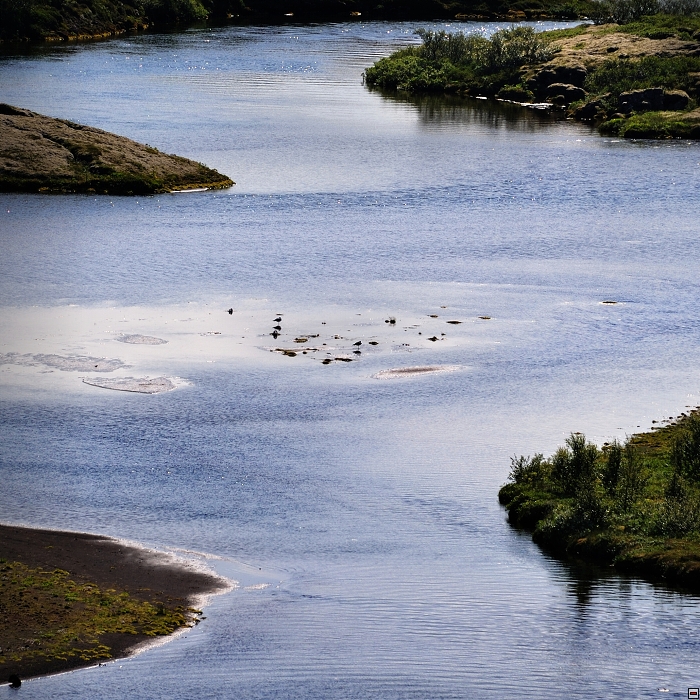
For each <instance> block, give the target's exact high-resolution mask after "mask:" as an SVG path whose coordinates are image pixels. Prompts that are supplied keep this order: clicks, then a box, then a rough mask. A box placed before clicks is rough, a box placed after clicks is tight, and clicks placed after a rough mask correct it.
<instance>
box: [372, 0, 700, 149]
mask: <svg viewBox="0 0 700 700" xmlns="http://www.w3.org/2000/svg"><path fill="white" fill-rule="evenodd" d="M632 1H634V0H632ZM630 4H631V3H630ZM649 4H651V5H653V2H650V3H649ZM601 7H604V6H603V5H602V3H601ZM610 7H611V6H608V8H609V9H608V10H607V11H605V12H603V11H602V10H600V12H603V14H602V15H601V16H602V19H603V20H604V23H603V24H594V25H590V24H587V25H581V26H579V27H575V28H572V29H565V30H558V31H551V32H541V33H537V32H535V31H534V29H532V28H531V27H527V26H518V27H516V26H514V27H511V28H510V29H503V30H500V31H497V32H495V34H494V35H493V36H492V38H491V39H490V40H489V39H485V38H483V37H481V36H466V35H464V34H460V33H453V34H450V33H446V32H430V31H422V30H419V34H420V36H421V38H422V44H421V45H419V46H415V47H408V48H405V49H402V50H400V51H398V52H396V53H394V54H393V55H391V56H389V57H387V58H384V59H381V60H380V61H378V62H377V63H375V64H374V65H373V66H372V67H370V68H368V69H367V70H366V71H365V81H366V83H367V85H368V86H369V87H370V88H378V89H382V90H385V91H403V92H408V93H414V94H421V93H433V94H435V93H438V94H440V93H443V94H457V95H464V96H480V97H491V98H497V99H501V100H507V101H511V102H516V103H520V104H522V105H524V106H527V105H533V104H536V105H537V106H538V107H540V108H544V107H547V106H550V107H552V108H553V109H562V110H566V112H567V114H568V116H570V117H572V118H575V119H580V120H585V121H591V122H593V123H595V124H596V125H597V126H598V128H599V130H600V131H601V133H605V134H611V135H619V136H622V137H626V138H674V137H676V138H693V139H696V138H700V109H698V99H699V98H700V15H698V14H695V13H690V14H684V15H680V14H663V13H658V14H655V15H642V16H637V15H636V14H635V13H629V14H628V16H618V17H617V19H618V20H619V21H618V22H616V23H612V22H610V21H609V20H610V19H611V16H610V15H611V13H612V10H611V9H610ZM613 14H614V13H613ZM620 14H621V13H620Z"/></svg>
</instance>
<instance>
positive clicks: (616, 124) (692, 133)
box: [600, 112, 700, 139]
mask: <svg viewBox="0 0 700 700" xmlns="http://www.w3.org/2000/svg"><path fill="white" fill-rule="evenodd" d="M600 132H601V133H602V134H605V135H610V136H621V137H622V138H628V139H670V138H681V139H700V121H699V120H689V119H684V118H683V116H682V114H681V116H679V115H678V113H677V112H645V113H644V114H633V115H632V116H631V117H629V118H628V119H610V120H609V121H606V122H603V123H602V124H601V125H600Z"/></svg>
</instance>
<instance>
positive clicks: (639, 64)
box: [585, 56, 700, 100]
mask: <svg viewBox="0 0 700 700" xmlns="http://www.w3.org/2000/svg"><path fill="white" fill-rule="evenodd" d="M698 71H700V57H698V56H671V57H662V56H645V57H643V58H641V59H639V60H637V61H632V60H630V59H613V60H610V61H606V62H605V63H604V64H603V65H602V66H601V67H600V68H598V69H597V70H595V71H593V72H592V73H589V75H588V77H587V78H586V83H585V88H586V90H587V91H588V92H589V93H591V94H592V95H602V94H605V93H610V94H611V95H612V96H613V97H614V99H615V100H617V96H618V95H619V94H620V93H621V92H626V91H628V90H640V89H644V88H650V87H663V88H665V89H667V90H686V91H688V92H692V91H693V89H694V84H695V78H694V77H692V76H691V75H690V74H691V73H694V72H698Z"/></svg>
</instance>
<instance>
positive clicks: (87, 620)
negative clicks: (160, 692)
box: [0, 525, 228, 683]
mask: <svg viewBox="0 0 700 700" xmlns="http://www.w3.org/2000/svg"><path fill="white" fill-rule="evenodd" d="M227 588H228V584H227V582H225V581H224V580H223V579H220V578H217V577H216V576H214V575H212V574H207V573H203V572H201V571H197V570H195V569H193V568H189V567H186V566H184V565H182V564H179V563H175V562H174V561H173V560H172V559H171V558H169V557H167V556H166V555H164V554H159V553H156V552H150V551H148V550H144V549H139V548H137V547H132V546H128V545H126V544H124V543H123V542H120V541H118V540H114V539H111V538H109V537H102V536H99V535H90V534H85V533H78V532H60V531H57V530H38V529H32V528H26V527H16V526H10V525H0V683H2V682H6V681H7V680H8V679H9V678H10V676H17V677H19V679H20V680H21V679H24V678H29V677H32V676H39V675H45V674H49V673H58V672H61V671H68V670H71V669H75V668H80V667H85V666H96V665H97V664H98V663H101V662H104V661H107V660H110V659H115V658H119V657H124V656H127V655H128V654H129V653H130V652H132V651H133V650H134V649H135V648H136V647H137V646H139V645H141V644H143V643H145V642H148V641H149V640H152V639H153V638H154V637H157V636H162V635H168V634H171V633H173V632H174V631H176V630H178V629H181V628H183V627H191V626H192V625H193V624H195V623H197V622H199V615H201V611H199V610H197V609H196V608H194V607H193V606H194V605H196V604H197V599H198V598H200V597H201V596H203V595H207V594H212V593H217V592H222V591H224V590H226V589H227Z"/></svg>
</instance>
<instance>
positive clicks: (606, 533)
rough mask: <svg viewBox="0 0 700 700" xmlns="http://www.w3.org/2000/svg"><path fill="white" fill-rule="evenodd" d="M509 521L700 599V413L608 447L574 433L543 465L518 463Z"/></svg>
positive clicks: (553, 543)
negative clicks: (680, 587) (673, 585)
mask: <svg viewBox="0 0 700 700" xmlns="http://www.w3.org/2000/svg"><path fill="white" fill-rule="evenodd" d="M499 500H500V502H501V503H502V504H503V505H504V506H505V507H506V509H507V511H508V519H509V522H510V523H511V524H512V525H513V526H515V527H519V528H523V529H526V530H529V531H531V532H532V533H533V540H534V541H535V542H537V543H538V544H540V545H541V546H542V547H543V548H545V549H547V550H549V551H551V552H553V553H555V554H557V555H560V556H576V557H581V558H583V559H587V560H589V561H594V562H597V563H600V564H605V565H613V566H615V567H616V568H617V569H618V570H620V571H624V572H629V573H633V574H636V575H639V576H642V577H645V578H648V579H650V580H656V581H665V582H668V583H673V584H676V585H680V586H682V587H685V588H687V589H689V590H692V591H694V592H700V413H699V412H698V411H697V410H696V411H693V412H691V413H689V414H682V415H681V416H679V417H678V418H677V419H676V420H674V421H671V422H669V423H667V424H664V425H663V426H660V427H659V428H658V429H657V430H652V431H651V432H649V433H641V434H638V435H634V436H632V437H631V438H630V439H629V440H628V441H627V442H626V443H625V444H619V443H618V442H612V443H605V444H604V445H603V447H602V449H599V448H597V447H596V446H595V445H593V444H591V443H589V442H587V441H586V438H585V436H583V435H581V434H579V433H574V434H572V435H571V436H570V437H569V439H568V440H567V441H566V445H565V446H564V447H561V448H560V449H558V450H557V451H556V452H555V453H554V455H552V456H551V457H549V458H545V457H544V456H543V455H541V454H537V455H535V456H534V457H518V458H513V460H512V468H511V473H510V479H509V483H508V484H506V485H505V486H503V488H502V489H501V490H500V492H499Z"/></svg>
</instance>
